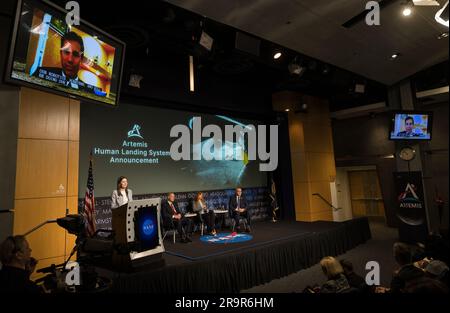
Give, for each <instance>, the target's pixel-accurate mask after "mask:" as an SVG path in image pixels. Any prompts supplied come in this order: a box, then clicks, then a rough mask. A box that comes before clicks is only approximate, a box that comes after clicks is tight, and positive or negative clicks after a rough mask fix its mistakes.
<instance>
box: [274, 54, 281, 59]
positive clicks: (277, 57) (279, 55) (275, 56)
mask: <svg viewBox="0 0 450 313" xmlns="http://www.w3.org/2000/svg"><path fill="white" fill-rule="evenodd" d="M280 57H281V52H276V53H275V54H274V55H273V58H274V59H275V60H277V59H279V58H280Z"/></svg>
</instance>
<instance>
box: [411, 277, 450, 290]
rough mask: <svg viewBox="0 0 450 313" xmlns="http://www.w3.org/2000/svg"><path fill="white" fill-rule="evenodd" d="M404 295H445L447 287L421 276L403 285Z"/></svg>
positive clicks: (437, 281)
mask: <svg viewBox="0 0 450 313" xmlns="http://www.w3.org/2000/svg"><path fill="white" fill-rule="evenodd" d="M404 292H405V293H425V294H446V293H448V287H447V286H446V285H445V284H444V283H442V282H441V281H439V280H437V279H434V278H431V277H428V276H422V277H420V278H417V279H413V280H411V281H409V282H407V283H406V284H405V288H404Z"/></svg>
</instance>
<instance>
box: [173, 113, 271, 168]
mask: <svg viewBox="0 0 450 313" xmlns="http://www.w3.org/2000/svg"><path fill="white" fill-rule="evenodd" d="M224 119H227V120H229V119H228V118H224ZM201 123H202V122H201V117H200V116H195V117H194V118H193V119H192V120H191V128H192V159H193V160H195V161H200V160H202V159H203V160H206V161H211V160H216V161H221V160H225V161H230V162H232V161H243V162H244V163H245V164H246V163H247V162H248V161H254V160H256V159H257V155H256V151H258V157H259V160H260V161H263V162H265V161H267V163H264V164H260V165H259V170H260V171H262V172H268V171H274V170H275V169H276V168H277V166H278V125H269V131H270V137H269V151H267V134H266V132H267V126H266V125H258V127H255V126H254V125H251V124H249V125H243V124H239V125H225V140H222V129H221V128H220V126H218V125H213V124H210V125H206V126H205V127H204V128H203V130H202V124H201ZM245 135H247V141H246V140H245ZM170 137H172V138H176V137H178V139H176V140H175V141H174V142H173V143H172V145H171V146H170V156H171V157H172V159H173V160H174V161H180V160H191V129H190V128H189V127H188V126H186V125H183V124H178V125H175V126H173V127H172V128H171V130H170ZM208 137H209V138H208ZM202 138H208V139H207V140H204V141H202ZM235 138H236V141H235V140H234V139H235ZM257 139H258V144H257V141H256V140H257Z"/></svg>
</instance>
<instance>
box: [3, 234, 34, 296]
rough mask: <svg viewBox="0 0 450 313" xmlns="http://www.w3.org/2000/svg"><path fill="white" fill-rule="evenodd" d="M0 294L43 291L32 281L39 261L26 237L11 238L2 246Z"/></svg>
mask: <svg viewBox="0 0 450 313" xmlns="http://www.w3.org/2000/svg"><path fill="white" fill-rule="evenodd" d="M0 260H1V262H2V269H1V270H0V293H5V292H20V293H40V292H42V289H41V288H40V287H38V286H37V285H36V284H35V283H34V282H33V281H31V280H30V275H31V273H33V272H34V269H35V267H36V264H37V261H36V260H35V259H34V258H32V257H31V248H30V246H29V244H28V242H27V240H26V239H25V237H24V236H9V237H8V238H6V240H5V241H3V243H2V244H1V246H0Z"/></svg>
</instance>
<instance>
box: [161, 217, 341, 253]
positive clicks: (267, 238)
mask: <svg viewBox="0 0 450 313" xmlns="http://www.w3.org/2000/svg"><path fill="white" fill-rule="evenodd" d="M339 227H341V224H340V223H335V222H326V221H317V222H312V223H311V222H308V223H307V222H294V221H291V222H289V221H283V222H278V223H271V222H269V221H265V222H259V223H255V224H254V227H252V232H251V235H252V236H253V239H252V240H249V241H246V242H242V243H232V244H215V243H208V242H202V241H201V240H200V235H199V234H198V233H197V234H194V236H193V237H192V239H193V242H192V243H190V244H182V243H178V242H177V243H175V244H174V243H173V242H172V241H171V240H166V241H165V242H164V247H165V249H166V255H172V256H177V257H181V258H183V259H186V260H189V261H198V260H203V259H207V258H210V257H213V256H219V255H223V254H227V253H230V252H238V251H245V250H248V249H251V248H256V247H260V246H263V245H267V244H272V243H276V242H280V241H284V240H292V239H293V238H297V237H298V238H300V237H303V236H314V235H315V234H316V233H320V232H322V231H327V230H331V229H336V228H339ZM220 233H222V231H221V232H220ZM223 234H225V235H226V234H230V231H229V230H228V229H224V230H223Z"/></svg>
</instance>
